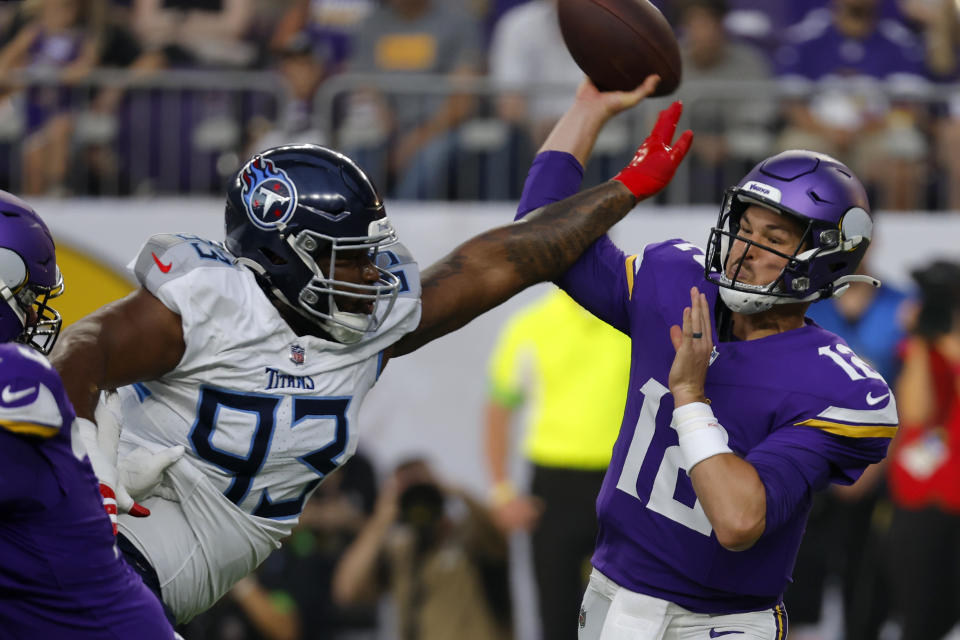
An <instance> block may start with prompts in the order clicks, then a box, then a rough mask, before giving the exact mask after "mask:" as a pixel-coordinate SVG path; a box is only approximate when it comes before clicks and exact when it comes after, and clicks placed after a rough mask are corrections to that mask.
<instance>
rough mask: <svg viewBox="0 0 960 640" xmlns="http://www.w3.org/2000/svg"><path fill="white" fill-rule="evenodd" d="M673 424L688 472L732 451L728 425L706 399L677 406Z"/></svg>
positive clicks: (674, 411)
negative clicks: (715, 412) (719, 420)
mask: <svg viewBox="0 0 960 640" xmlns="http://www.w3.org/2000/svg"><path fill="white" fill-rule="evenodd" d="M670 426H672V427H673V428H674V429H676V430H677V435H678V436H679V441H680V453H681V454H682V455H683V463H684V467H686V469H687V473H690V471H691V470H692V469H693V467H694V466H695V465H696V464H697V463H699V462H702V461H704V460H706V459H707V458H712V457H713V456H715V455H719V454H721V453H733V451H732V450H731V449H730V447H728V446H727V440H728V438H729V436H728V435H727V431H726V429H724V428H723V426H722V425H721V424H720V423H719V422H717V418H716V416H714V415H713V410H711V409H710V406H709V405H707V404H704V403H703V402H691V403H690V404H685V405H683V406H682V407H677V408H676V409H674V410H673V422H671V424H670Z"/></svg>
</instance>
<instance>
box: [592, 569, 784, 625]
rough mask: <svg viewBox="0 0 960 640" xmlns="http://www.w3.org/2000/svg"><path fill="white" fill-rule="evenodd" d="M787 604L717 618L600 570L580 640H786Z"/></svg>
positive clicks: (597, 573)
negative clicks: (618, 580)
mask: <svg viewBox="0 0 960 640" xmlns="http://www.w3.org/2000/svg"><path fill="white" fill-rule="evenodd" d="M786 637H787V612H786V610H785V609H784V607H783V605H782V604H779V605H777V606H775V607H773V608H771V609H764V610H763V611H751V612H749V613H731V614H727V615H711V614H707V613H694V612H693V611H689V610H688V609H684V608H683V607H681V606H680V605H677V604H674V603H672V602H668V601H666V600H661V599H660V598H654V597H652V596H646V595H643V594H641V593H635V592H633V591H630V590H628V589H625V588H623V587H621V586H620V585H618V584H617V583H615V582H614V581H613V580H611V579H609V578H608V577H606V576H605V575H603V574H602V573H600V572H599V571H597V570H596V569H594V570H593V572H592V573H591V574H590V584H589V585H588V586H587V591H586V593H585V594H584V596H583V605H582V606H581V608H580V631H579V636H578V638H579V640H707V639H708V638H723V639H724V640H785V638H786Z"/></svg>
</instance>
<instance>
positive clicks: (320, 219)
mask: <svg viewBox="0 0 960 640" xmlns="http://www.w3.org/2000/svg"><path fill="white" fill-rule="evenodd" d="M396 241H397V235H396V232H395V231H394V229H393V226H392V225H391V224H390V220H389V219H388V218H387V217H386V213H385V212H384V207H383V202H382V201H381V199H380V196H379V194H378V193H377V189H376V187H374V185H373V183H372V182H371V181H370V179H369V178H368V177H367V176H366V175H365V174H364V172H363V171H362V170H361V169H360V167H358V166H357V165H356V164H354V162H353V161H352V160H350V158H348V157H346V156H345V155H343V154H341V153H337V152H336V151H332V150H330V149H327V148H325V147H321V146H318V145H311V144H304V145H295V146H284V147H275V148H273V149H268V150H266V151H264V152H262V153H259V154H257V155H256V156H254V157H253V158H252V159H251V160H250V161H249V162H247V164H246V165H245V166H244V167H243V168H242V169H240V171H239V172H238V173H237V175H236V177H235V178H234V179H233V181H232V182H231V183H230V186H229V188H228V190H227V210H226V242H225V244H226V247H227V249H228V250H229V251H230V252H231V253H232V254H233V255H234V256H236V257H237V260H238V262H239V263H240V264H243V265H245V266H246V267H248V268H250V269H251V270H253V271H254V273H256V274H257V277H258V280H259V281H260V283H261V286H263V287H264V288H265V289H266V290H267V292H268V293H269V294H272V295H273V296H274V297H275V298H276V299H277V300H278V301H279V302H280V303H281V304H282V305H283V306H285V307H286V308H288V309H290V310H292V311H293V312H295V313H297V314H299V315H300V316H302V317H304V318H306V319H307V320H309V321H311V322H312V323H314V324H315V325H317V326H319V327H320V328H321V329H322V330H323V331H324V332H325V333H327V334H328V335H329V336H330V337H331V338H333V339H334V340H336V341H337V342H341V343H344V344H351V343H354V342H357V341H359V340H360V339H362V338H363V336H364V335H366V334H367V333H369V332H372V331H375V330H376V329H377V328H378V327H379V326H380V325H381V324H382V323H383V321H384V319H385V318H386V317H387V315H388V314H389V313H390V311H391V309H392V308H393V303H394V302H395V301H396V297H397V292H398V291H399V288H400V280H399V279H398V278H397V276H395V275H394V274H392V273H390V272H389V271H386V270H385V269H383V268H381V267H380V266H376V269H377V272H378V275H379V280H378V281H377V282H376V283H373V284H358V283H355V282H348V281H345V280H341V279H338V278H337V275H336V273H335V269H334V266H335V262H336V258H337V253H338V252H340V251H358V250H359V251H367V252H368V253H369V254H370V257H371V260H372V261H373V262H374V264H376V262H377V261H376V253H377V252H378V251H379V250H380V249H382V248H383V247H386V246H387V245H390V244H392V243H394V242H396ZM336 297H344V298H352V299H355V300H362V301H367V302H372V303H373V305H374V307H373V308H374V311H373V313H370V314H364V313H349V312H346V311H342V310H340V309H339V308H338V307H337V302H336V299H335V298H336Z"/></svg>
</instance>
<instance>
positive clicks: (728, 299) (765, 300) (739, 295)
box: [720, 286, 793, 315]
mask: <svg viewBox="0 0 960 640" xmlns="http://www.w3.org/2000/svg"><path fill="white" fill-rule="evenodd" d="M720 299H721V300H723V304H725V305H727V307H729V308H730V310H731V311H733V312H735V313H743V314H746V315H751V314H754V313H760V312H761V311H766V310H767V309H769V308H770V307H772V306H773V305H774V304H776V303H777V300H778V298H777V296H771V295H768V294H763V293H753V292H748V291H737V290H736V289H728V288H727V287H723V286H721V287H720ZM791 302H793V301H792V300H791Z"/></svg>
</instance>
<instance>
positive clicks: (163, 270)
mask: <svg viewBox="0 0 960 640" xmlns="http://www.w3.org/2000/svg"><path fill="white" fill-rule="evenodd" d="M150 255H151V256H153V261H154V262H156V263H157V268H158V269H160V272H161V273H168V272H169V271H170V269H171V268H173V262H170V263H168V264H163V263H162V262H160V258H158V257H157V254H155V253H151V254H150Z"/></svg>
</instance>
